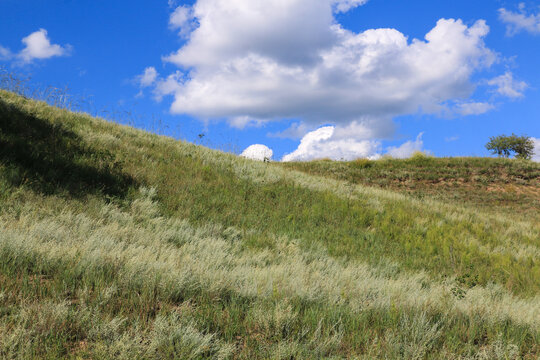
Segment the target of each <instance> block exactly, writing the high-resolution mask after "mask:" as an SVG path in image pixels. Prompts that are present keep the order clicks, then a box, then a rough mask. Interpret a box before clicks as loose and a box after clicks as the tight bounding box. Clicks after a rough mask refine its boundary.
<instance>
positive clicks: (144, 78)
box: [137, 66, 159, 88]
mask: <svg viewBox="0 0 540 360" xmlns="http://www.w3.org/2000/svg"><path fill="white" fill-rule="evenodd" d="M158 76H159V74H158V72H157V71H156V68H154V67H153V66H150V67H147V68H146V69H144V72H143V73H142V74H141V75H139V76H137V82H138V83H139V85H140V87H142V88H145V87H149V86H152V85H154V84H155V83H156V80H157V78H158Z"/></svg>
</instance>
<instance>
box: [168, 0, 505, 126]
mask: <svg viewBox="0 0 540 360" xmlns="http://www.w3.org/2000/svg"><path fill="white" fill-rule="evenodd" d="M364 2H365V1H351V0H349V1H335V0H325V1H322V0H321V1H317V2H313V1H312V0H294V1H281V0H265V1H262V0H250V1H247V0H227V1H225V0H199V1H197V2H196V3H195V5H194V6H193V8H192V10H191V11H192V16H193V19H195V20H196V21H197V22H198V24H199V26H198V27H197V28H196V29H195V30H193V31H192V32H191V33H190V35H189V39H188V41H187V43H186V44H185V45H184V46H183V47H182V48H180V50H178V51H177V52H176V53H173V54H171V55H170V56H167V57H166V58H165V60H166V61H169V62H172V63H174V64H176V65H178V66H179V67H180V68H181V69H183V71H184V72H185V75H186V76H185V77H183V79H182V80H181V81H179V82H178V86H177V87H176V89H175V90H174V93H173V95H174V96H175V100H174V102H173V104H172V107H171V110H172V112H173V113H178V114H181V113H187V114H191V115H194V116H197V117H200V118H203V119H224V118H225V119H238V118H249V119H259V120H272V119H283V118H296V119H300V120H302V121H303V122H306V123H308V124H310V126H311V127H316V126H318V125H321V124H324V123H328V122H329V121H331V122H333V123H335V124H336V125H347V124H350V123H351V122H357V123H362V124H364V125H365V126H367V124H368V123H367V122H366V121H365V120H364V119H365V118H371V119H373V118H375V119H378V120H377V121H371V122H370V124H371V125H374V124H375V125H377V126H379V127H380V126H383V127H387V128H391V127H392V126H393V125H392V121H391V119H392V117H393V116H396V115H402V114H408V113H415V112H417V111H419V110H422V111H424V112H440V111H442V110H443V109H444V105H443V104H445V103H446V102H448V101H451V100H455V99H464V98H467V97H469V96H470V95H471V93H472V91H473V90H474V85H473V84H472V83H471V82H470V76H471V74H472V73H474V72H475V71H476V70H478V69H481V68H484V67H486V66H490V65H491V63H492V62H493V61H494V59H495V55H494V54H493V53H492V52H491V51H490V50H489V49H487V48H486V47H485V45H484V42H483V38H484V36H485V35H486V34H487V33H488V31H489V28H488V26H487V25H486V24H485V22H484V21H478V22H476V23H475V24H474V25H472V26H470V27H468V26H466V25H464V24H463V23H462V21H461V20H453V19H449V20H440V21H439V22H438V23H437V25H436V26H435V28H433V29H432V30H431V31H430V32H429V33H428V34H427V35H426V36H425V39H424V40H417V39H414V40H409V39H407V37H406V36H405V35H404V34H402V33H400V32H399V31H397V30H394V29H373V30H367V31H365V32H362V33H354V32H351V31H348V30H346V29H343V28H342V27H341V26H340V25H339V24H337V23H336V21H335V18H334V13H335V12H338V11H347V10H349V9H350V8H351V7H354V6H358V5H361V4H363V3H364ZM186 11H187V10H185V9H184V7H183V8H182V11H181V13H185V12H186ZM175 13H176V11H175ZM173 16H174V14H173ZM171 21H172V20H171ZM182 21H183V20H182ZM186 21H187V20H186ZM190 21H192V20H190ZM379 122H380V123H382V124H383V125H378V123H379Z"/></svg>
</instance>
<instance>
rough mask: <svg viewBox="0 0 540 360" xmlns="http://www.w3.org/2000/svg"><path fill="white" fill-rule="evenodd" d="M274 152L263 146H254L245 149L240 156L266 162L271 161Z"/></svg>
mask: <svg viewBox="0 0 540 360" xmlns="http://www.w3.org/2000/svg"><path fill="white" fill-rule="evenodd" d="M273 155H274V152H273V151H272V149H270V148H269V147H267V146H265V145H261V144H255V145H251V146H249V147H248V148H247V149H245V150H244V151H243V152H242V154H240V156H242V157H245V158H248V159H252V160H259V161H268V160H271V159H272V156H273Z"/></svg>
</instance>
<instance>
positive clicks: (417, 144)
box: [387, 133, 424, 159]
mask: <svg viewBox="0 0 540 360" xmlns="http://www.w3.org/2000/svg"><path fill="white" fill-rule="evenodd" d="M423 135H424V133H420V134H419V135H418V136H417V137H416V140H415V141H407V142H406V143H404V144H403V145H401V146H398V147H390V148H388V150H387V154H388V155H390V156H392V157H393V158H397V159H406V158H409V157H411V155H412V154H414V153H415V152H417V151H422V148H423V147H424V142H423V141H422V136H423Z"/></svg>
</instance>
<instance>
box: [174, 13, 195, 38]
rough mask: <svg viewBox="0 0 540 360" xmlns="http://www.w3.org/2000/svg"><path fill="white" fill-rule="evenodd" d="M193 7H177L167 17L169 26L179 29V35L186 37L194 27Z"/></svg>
mask: <svg viewBox="0 0 540 360" xmlns="http://www.w3.org/2000/svg"><path fill="white" fill-rule="evenodd" d="M195 26H196V22H195V21H194V14H193V8H192V7H191V6H188V5H182V6H179V7H177V8H176V9H175V10H174V12H173V13H172V14H171V16H170V18H169V27H170V28H171V29H172V30H179V35H180V36H181V37H186V36H187V35H189V33H190V32H191V31H192V30H193V29H194V28H195Z"/></svg>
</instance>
